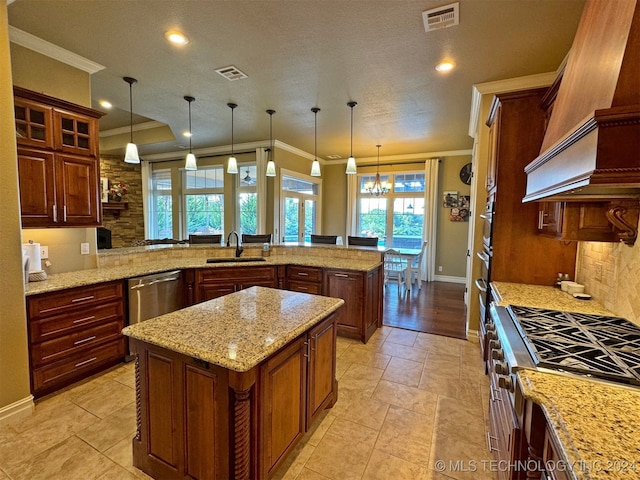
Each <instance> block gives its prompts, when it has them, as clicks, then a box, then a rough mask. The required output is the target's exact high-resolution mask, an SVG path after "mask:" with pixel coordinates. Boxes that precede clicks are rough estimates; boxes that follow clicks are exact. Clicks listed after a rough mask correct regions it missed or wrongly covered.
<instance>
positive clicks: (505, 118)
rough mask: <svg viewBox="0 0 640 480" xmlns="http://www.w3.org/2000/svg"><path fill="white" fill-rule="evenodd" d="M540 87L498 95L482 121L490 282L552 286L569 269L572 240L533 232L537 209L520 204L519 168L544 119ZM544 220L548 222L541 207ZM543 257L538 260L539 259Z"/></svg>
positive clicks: (532, 150) (535, 145) (534, 150)
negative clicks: (489, 179) (489, 172)
mask: <svg viewBox="0 0 640 480" xmlns="http://www.w3.org/2000/svg"><path fill="white" fill-rule="evenodd" d="M545 91H546V90H545V89H534V90H526V91H520V92H510V93H505V94H499V95H497V96H496V97H495V99H494V102H493V104H492V108H491V113H490V116H489V118H488V120H487V125H488V126H489V127H490V129H491V131H492V133H491V135H492V147H491V153H490V156H491V160H490V162H493V163H495V166H494V167H493V172H494V173H493V175H494V177H495V178H494V185H493V187H492V188H490V189H489V192H488V195H489V196H490V197H491V198H493V199H494V210H493V211H494V214H493V217H492V234H491V247H492V257H491V265H490V275H491V278H490V280H491V281H503V282H514V283H527V284H533V285H553V284H554V282H555V280H556V277H557V274H558V272H572V271H574V270H575V261H576V248H577V246H576V244H575V243H566V242H564V243H563V242H559V241H557V239H555V238H551V237H545V236H541V235H539V234H538V222H539V219H540V215H541V214H540V213H539V209H538V205H537V204H536V203H532V202H529V203H524V204H523V203H522V199H523V197H524V195H525V187H526V175H525V173H524V167H525V166H526V165H527V164H528V163H529V162H530V161H531V160H532V159H533V158H535V157H536V155H537V154H538V152H539V151H540V145H541V143H542V138H543V130H544V124H545V115H544V111H543V110H542V109H541V108H540V102H541V100H542V97H543V95H544V94H545ZM544 213H547V217H544V220H545V222H544V223H546V224H551V221H550V219H549V216H550V215H556V214H557V213H556V211H555V210H549V211H546V212H543V215H544ZM541 258H544V261H543V262H542V261H540V259H541Z"/></svg>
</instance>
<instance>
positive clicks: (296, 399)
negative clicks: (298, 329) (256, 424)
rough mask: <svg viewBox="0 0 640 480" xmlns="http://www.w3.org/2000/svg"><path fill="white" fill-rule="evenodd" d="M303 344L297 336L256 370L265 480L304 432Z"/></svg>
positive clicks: (304, 376)
mask: <svg viewBox="0 0 640 480" xmlns="http://www.w3.org/2000/svg"><path fill="white" fill-rule="evenodd" d="M307 356H308V355H307V341H306V337H301V338H299V339H298V340H295V341H293V342H292V343H291V344H290V345H289V346H287V347H284V348H283V349H282V350H281V351H280V352H279V353H277V354H275V355H274V356H273V357H271V358H270V359H269V360H268V361H267V362H266V363H265V364H263V365H262V366H261V367H260V391H261V400H262V419H261V427H262V428H261V437H262V438H261V439H260V440H261V446H262V456H261V459H260V460H261V461H260V475H259V476H258V478H268V477H269V476H270V475H271V473H273V472H274V471H275V470H276V468H277V467H278V466H279V465H280V463H281V461H282V460H284V458H285V456H286V454H287V453H288V452H289V451H290V450H291V449H292V448H293V447H294V446H295V445H296V443H297V442H298V440H299V439H300V438H301V437H302V436H303V435H304V432H305V416H306V415H305V414H306V412H305V405H306V398H305V397H306V391H307V388H306V376H307Z"/></svg>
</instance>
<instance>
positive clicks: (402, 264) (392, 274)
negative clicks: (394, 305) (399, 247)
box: [384, 249, 407, 291]
mask: <svg viewBox="0 0 640 480" xmlns="http://www.w3.org/2000/svg"><path fill="white" fill-rule="evenodd" d="M406 271H407V261H406V260H405V259H404V258H403V257H402V255H400V253H398V252H397V251H396V250H393V249H390V250H387V251H386V252H384V285H385V286H386V285H387V282H388V281H389V279H390V278H395V279H396V280H397V281H398V289H400V286H401V285H403V284H405V286H406ZM398 291H399V290H398Z"/></svg>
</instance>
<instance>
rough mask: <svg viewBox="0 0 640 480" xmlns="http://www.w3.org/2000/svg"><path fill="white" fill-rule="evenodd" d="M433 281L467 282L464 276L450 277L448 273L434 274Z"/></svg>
mask: <svg viewBox="0 0 640 480" xmlns="http://www.w3.org/2000/svg"><path fill="white" fill-rule="evenodd" d="M433 281H434V282H449V283H467V278H466V277H451V276H448V275H434V276H433Z"/></svg>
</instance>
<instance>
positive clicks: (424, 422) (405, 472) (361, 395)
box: [0, 327, 496, 480]
mask: <svg viewBox="0 0 640 480" xmlns="http://www.w3.org/2000/svg"><path fill="white" fill-rule="evenodd" d="M133 377H134V375H133V364H126V365H121V366H118V367H115V368H114V369H112V370H110V371H108V372H106V373H104V374H102V375H99V376H97V377H94V378H92V379H90V380H88V381H85V382H84V383H82V384H79V385H75V386H73V387H70V388H68V389H66V390H64V391H62V392H59V393H57V394H55V395H52V396H50V397H48V398H46V399H43V400H41V401H39V402H37V404H36V409H35V412H34V414H33V415H31V416H30V417H28V418H25V419H22V420H17V421H14V422H12V423H10V424H8V425H4V426H2V427H0V480H7V479H11V480H22V479H28V480H40V479H42V480H45V479H46V480H54V479H61V480H62V479H64V480H74V479H79V480H80V479H81V480H90V479H100V480H127V479H140V478H142V479H145V478H146V479H148V478H150V477H148V476H147V475H145V474H144V473H142V472H141V471H140V470H137V469H136V468H134V467H133V466H132V465H131V437H132V436H133V435H134V432H135V388H134V378H133ZM337 377H338V380H339V400H338V402H337V403H336V405H335V406H334V407H333V408H332V409H331V410H327V411H326V412H325V413H324V414H323V416H322V417H321V419H320V420H319V421H318V422H317V423H316V425H315V427H314V428H313V429H312V430H311V431H310V432H308V433H307V435H306V436H305V437H304V439H303V441H302V442H301V443H300V444H299V445H298V447H297V448H296V450H295V451H294V452H293V454H292V455H291V456H290V457H289V458H288V459H287V463H286V464H285V465H283V466H282V467H281V468H280V469H279V470H278V472H277V473H276V478H277V479H278V480H285V479H286V480H293V479H298V480H327V479H334V480H348V479H363V480H364V479H366V480H373V479H381V480H404V479H424V480H449V479H461V480H462V479H465V480H466V479H474V480H484V479H490V480H494V479H495V478H496V477H495V473H494V472H492V471H491V463H489V460H490V459H491V456H490V453H489V452H488V450H487V447H486V443H485V423H486V412H487V400H488V398H489V393H488V380H487V378H486V377H485V375H484V374H483V369H482V363H481V361H480V353H479V348H478V346H477V344H475V343H473V342H470V341H464V340H457V339H453V338H448V337H441V336H437V335H430V334H426V333H417V332H411V331H408V330H401V329H397V328H393V327H383V328H382V329H380V330H378V331H377V332H376V333H375V334H374V336H373V337H372V338H371V340H370V341H369V342H368V343H367V344H366V345H363V344H362V343H360V342H356V341H352V340H347V339H344V338H338V369H337ZM442 461H444V463H442ZM443 465H444V467H443Z"/></svg>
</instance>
